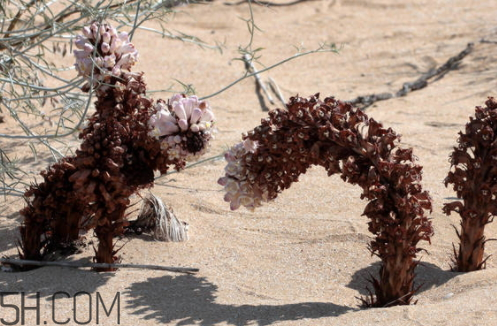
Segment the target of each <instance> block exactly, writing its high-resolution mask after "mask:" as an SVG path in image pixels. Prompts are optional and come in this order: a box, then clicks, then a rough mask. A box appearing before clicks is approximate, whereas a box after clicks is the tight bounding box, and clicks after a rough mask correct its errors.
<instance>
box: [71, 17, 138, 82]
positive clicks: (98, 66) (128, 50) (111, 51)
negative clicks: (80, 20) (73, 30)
mask: <svg viewBox="0 0 497 326" xmlns="http://www.w3.org/2000/svg"><path fill="white" fill-rule="evenodd" d="M75 45H76V48H78V49H79V50H74V55H75V57H76V64H75V66H76V70H77V71H78V74H79V75H81V76H83V77H86V78H88V79H89V78H90V77H91V75H92V73H93V80H91V81H90V84H91V85H92V86H93V87H95V88H99V85H100V83H109V82H110V81H111V78H112V77H113V76H115V77H120V76H121V74H122V73H123V70H128V71H129V70H130V69H131V67H132V66H133V65H134V64H135V63H136V62H137V61H138V51H137V50H136V49H135V47H134V45H133V44H132V43H130V41H129V37H128V34H127V33H126V32H121V33H117V31H116V29H115V28H113V27H111V26H110V25H108V24H99V23H97V22H93V23H92V24H91V25H90V26H86V27H84V28H83V35H78V36H77V37H76V41H75ZM95 47H97V48H98V49H100V50H101V52H97V51H95ZM101 53H102V54H101ZM105 87H106V86H100V90H102V89H103V88H105Z"/></svg>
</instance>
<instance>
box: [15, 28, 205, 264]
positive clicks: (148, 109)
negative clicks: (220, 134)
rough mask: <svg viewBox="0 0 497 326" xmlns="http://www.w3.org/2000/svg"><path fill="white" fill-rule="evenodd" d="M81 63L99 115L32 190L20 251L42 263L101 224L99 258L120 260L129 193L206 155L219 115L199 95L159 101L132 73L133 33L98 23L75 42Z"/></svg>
mask: <svg viewBox="0 0 497 326" xmlns="http://www.w3.org/2000/svg"><path fill="white" fill-rule="evenodd" d="M75 45H76V47H77V48H78V49H79V50H76V51H75V56H76V59H77V61H76V68H77V70H78V72H79V74H80V75H82V76H83V77H85V78H87V80H88V82H87V84H86V85H85V86H84V87H83V90H84V91H89V90H90V89H93V90H94V91H95V92H96V94H97V101H96V103H95V109H96V112H95V113H94V114H93V115H92V116H91V117H90V118H89V119H88V124H87V127H86V128H85V129H84V130H83V132H81V134H80V135H79V136H80V138H81V139H82V144H81V147H80V149H79V150H77V151H76V155H75V156H73V157H66V158H63V159H62V160H60V161H59V162H57V163H55V164H53V165H52V166H51V167H50V168H49V169H48V170H47V171H43V172H42V173H41V175H42V177H43V182H42V183H40V184H35V185H33V186H31V188H30V189H28V190H27V191H26V193H25V197H26V201H27V206H26V207H25V208H24V209H22V210H21V215H22V216H23V217H24V221H23V224H22V226H21V251H22V252H21V256H22V258H24V259H35V260H40V259H42V258H43V256H44V255H46V254H47V253H49V252H52V251H54V250H56V249H58V248H60V247H61V246H64V245H67V244H71V243H72V242H73V241H75V240H77V239H78V236H79V232H80V230H81V229H86V230H89V229H94V230H95V233H96V235H97V237H98V240H99V243H98V248H97V250H96V257H95V260H96V261H97V262H99V263H113V262H114V261H115V259H116V257H115V253H116V251H115V250H114V245H113V238H114V237H115V236H116V235H120V234H122V233H123V231H124V228H125V227H126V226H127V224H128V222H127V221H126V218H125V210H126V208H127V207H128V205H129V203H130V201H129V196H130V195H131V194H133V193H135V192H136V191H138V190H139V189H142V188H146V187H151V186H152V185H153V181H154V171H159V172H160V173H165V172H167V170H168V169H169V168H170V167H174V168H176V169H177V170H180V169H182V168H184V167H185V164H186V161H187V160H190V159H195V158H198V157H199V156H200V155H202V154H204V153H205V151H206V148H207V145H208V142H209V140H210V139H211V128H212V123H213V119H214V116H213V114H212V111H211V110H210V107H209V106H208V104H207V103H206V102H202V101H199V100H198V99H197V98H196V97H195V96H191V97H186V96H185V95H181V94H178V95H174V96H173V97H172V98H171V99H170V100H169V101H167V102H165V101H163V100H158V101H157V102H155V104H154V102H153V100H151V99H149V98H147V97H146V95H145V91H146V84H145V82H144V80H143V74H142V73H132V72H126V71H125V70H129V69H130V68H131V66H132V65H133V64H134V62H135V61H136V60H137V58H138V52H137V51H136V50H135V48H134V46H133V44H131V43H129V40H128V35H127V34H126V33H118V32H117V31H116V30H115V29H114V28H112V27H111V26H109V25H107V24H98V23H93V24H91V26H89V27H85V28H84V30H83V36H79V37H78V39H77V40H76V42H75Z"/></svg>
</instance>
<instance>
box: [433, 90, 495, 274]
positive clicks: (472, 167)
mask: <svg viewBox="0 0 497 326" xmlns="http://www.w3.org/2000/svg"><path fill="white" fill-rule="evenodd" d="M485 105H486V106H485V107H481V106H477V107H476V109H475V115H474V117H470V118H469V122H468V123H467V124H466V129H465V131H464V132H462V131H461V132H459V139H458V141H457V142H458V146H457V147H454V151H453V152H452V154H451V155H450V163H451V167H452V168H451V171H450V172H449V174H448V176H447V178H446V179H445V186H448V185H449V184H450V185H452V187H453V189H454V191H455V192H456V194H457V198H459V200H457V201H453V202H451V203H447V204H445V205H444V208H443V210H444V212H445V214H447V215H450V213H451V212H456V213H458V214H459V215H460V217H461V228H460V230H457V229H456V232H457V236H458V238H459V249H458V250H456V248H455V246H454V263H455V266H454V267H453V268H454V269H455V270H457V271H459V272H470V271H475V270H479V269H482V268H484V267H485V262H486V260H487V258H488V257H486V258H484V250H485V243H486V241H487V240H486V237H485V236H484V229H485V225H487V224H488V223H491V222H492V221H493V219H494V216H495V215H496V214H497V197H496V194H497V136H496V134H497V101H496V100H495V99H494V98H493V97H490V98H489V99H488V100H487V101H486V102H485Z"/></svg>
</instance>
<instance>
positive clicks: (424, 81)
mask: <svg viewBox="0 0 497 326" xmlns="http://www.w3.org/2000/svg"><path fill="white" fill-rule="evenodd" d="M473 47H474V44H473V43H468V45H467V46H466V48H465V49H464V50H463V51H461V52H459V53H458V54H457V55H455V56H453V57H450V58H449V59H448V60H447V61H446V62H445V63H444V64H443V65H441V66H439V67H438V68H437V69H431V70H430V71H428V72H427V73H426V74H424V75H422V76H421V77H419V78H418V79H416V80H415V81H413V82H407V83H404V84H403V85H402V88H401V89H399V90H398V91H397V92H396V93H395V94H393V93H381V94H371V95H365V96H358V97H356V98H355V99H353V100H350V101H347V102H348V103H350V104H352V105H354V106H357V107H359V108H361V109H362V110H364V109H366V108H368V107H369V106H371V105H373V104H374V103H376V102H379V101H384V100H389V99H392V98H397V97H403V96H406V95H407V94H408V93H410V92H414V91H417V90H420V89H423V88H425V87H426V86H428V81H429V80H430V79H433V78H435V77H436V80H438V79H440V78H442V77H443V76H444V75H445V74H446V73H448V72H449V71H451V70H455V69H457V68H459V64H460V63H461V61H462V59H464V58H465V57H466V56H467V55H469V54H470V53H471V52H472V51H473Z"/></svg>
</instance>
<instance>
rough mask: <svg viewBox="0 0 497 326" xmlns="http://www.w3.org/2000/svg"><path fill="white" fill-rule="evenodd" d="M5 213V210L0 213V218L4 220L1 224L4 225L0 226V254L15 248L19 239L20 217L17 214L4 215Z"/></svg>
mask: <svg viewBox="0 0 497 326" xmlns="http://www.w3.org/2000/svg"><path fill="white" fill-rule="evenodd" d="M5 212H6V211H5V210H4V211H1V212H0V216H1V217H2V218H4V219H5V220H6V221H5V222H6V223H2V224H4V225H3V226H0V253H2V252H5V251H8V250H10V249H12V248H15V247H16V246H17V244H18V241H19V239H20V233H19V226H20V225H21V222H22V217H21V215H20V214H19V212H14V213H10V214H4V213H5ZM16 253H17V251H16Z"/></svg>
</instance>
